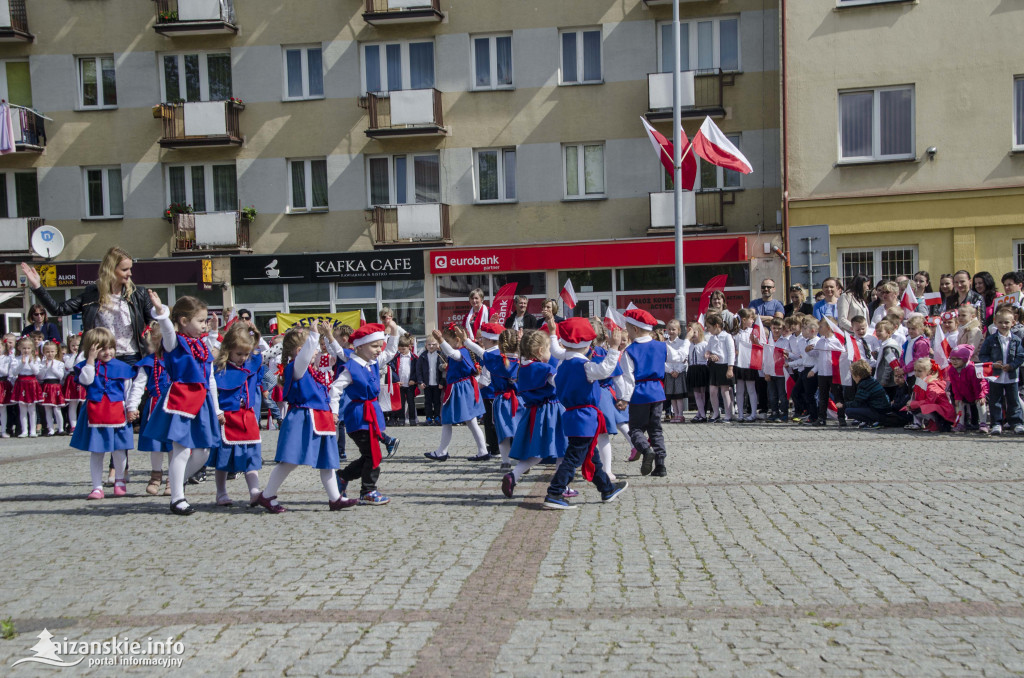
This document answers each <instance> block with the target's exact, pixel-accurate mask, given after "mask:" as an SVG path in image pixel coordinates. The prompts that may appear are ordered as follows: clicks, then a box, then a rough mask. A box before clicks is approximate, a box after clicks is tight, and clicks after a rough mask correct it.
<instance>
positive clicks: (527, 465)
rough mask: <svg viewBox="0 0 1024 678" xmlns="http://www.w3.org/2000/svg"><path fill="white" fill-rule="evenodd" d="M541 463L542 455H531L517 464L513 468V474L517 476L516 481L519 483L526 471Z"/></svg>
mask: <svg viewBox="0 0 1024 678" xmlns="http://www.w3.org/2000/svg"><path fill="white" fill-rule="evenodd" d="M539 463H540V457H530V458H529V459H524V460H522V461H521V462H519V463H518V464H516V467H515V468H514V469H512V475H513V476H514V477H515V479H516V482H517V483H518V482H519V479H520V478H522V477H523V474H524V473H526V472H527V471H529V470H530V469H531V468H533V467H534V466H536V465H537V464H539Z"/></svg>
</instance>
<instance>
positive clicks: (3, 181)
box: [0, 174, 11, 219]
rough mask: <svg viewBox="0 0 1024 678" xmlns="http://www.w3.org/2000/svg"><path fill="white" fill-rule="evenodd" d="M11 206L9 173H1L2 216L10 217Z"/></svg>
mask: <svg viewBox="0 0 1024 678" xmlns="http://www.w3.org/2000/svg"><path fill="white" fill-rule="evenodd" d="M10 216H11V214H10V208H9V207H8V206H7V175H6V174H0V218H3V219H7V218H8V217H10Z"/></svg>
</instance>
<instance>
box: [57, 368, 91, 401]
mask: <svg viewBox="0 0 1024 678" xmlns="http://www.w3.org/2000/svg"><path fill="white" fill-rule="evenodd" d="M60 392H61V395H63V396H64V400H73V401H82V400H85V398H86V394H85V387H84V386H82V385H81V384H79V383H78V380H77V379H75V375H73V374H69V375H68V376H66V377H64V387H63V388H62V389H61V391H60Z"/></svg>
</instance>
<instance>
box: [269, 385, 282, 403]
mask: <svg viewBox="0 0 1024 678" xmlns="http://www.w3.org/2000/svg"><path fill="white" fill-rule="evenodd" d="M270 399H271V400H273V401H274V402H275V403H280V402H284V389H283V388H281V386H275V387H274V390H273V391H271V392H270Z"/></svg>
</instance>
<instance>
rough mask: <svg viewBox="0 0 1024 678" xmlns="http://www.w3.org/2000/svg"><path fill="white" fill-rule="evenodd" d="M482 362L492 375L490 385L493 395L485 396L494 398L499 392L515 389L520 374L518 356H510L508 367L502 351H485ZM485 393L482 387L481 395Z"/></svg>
mask: <svg viewBox="0 0 1024 678" xmlns="http://www.w3.org/2000/svg"><path fill="white" fill-rule="evenodd" d="M481 362H482V363H483V364H484V367H486V368H487V371H488V372H489V373H490V375H491V385H490V387H489V388H490V391H491V395H490V396H484V397H490V398H493V397H494V396H495V394H497V393H505V392H506V391H514V390H515V388H516V385H515V380H516V376H517V375H518V374H519V359H518V358H509V359H508V367H505V361H504V360H503V359H502V357H501V353H500V352H498V351H488V352H487V353H484V357H483V359H482V360H481ZM483 393H484V389H480V395H483Z"/></svg>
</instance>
